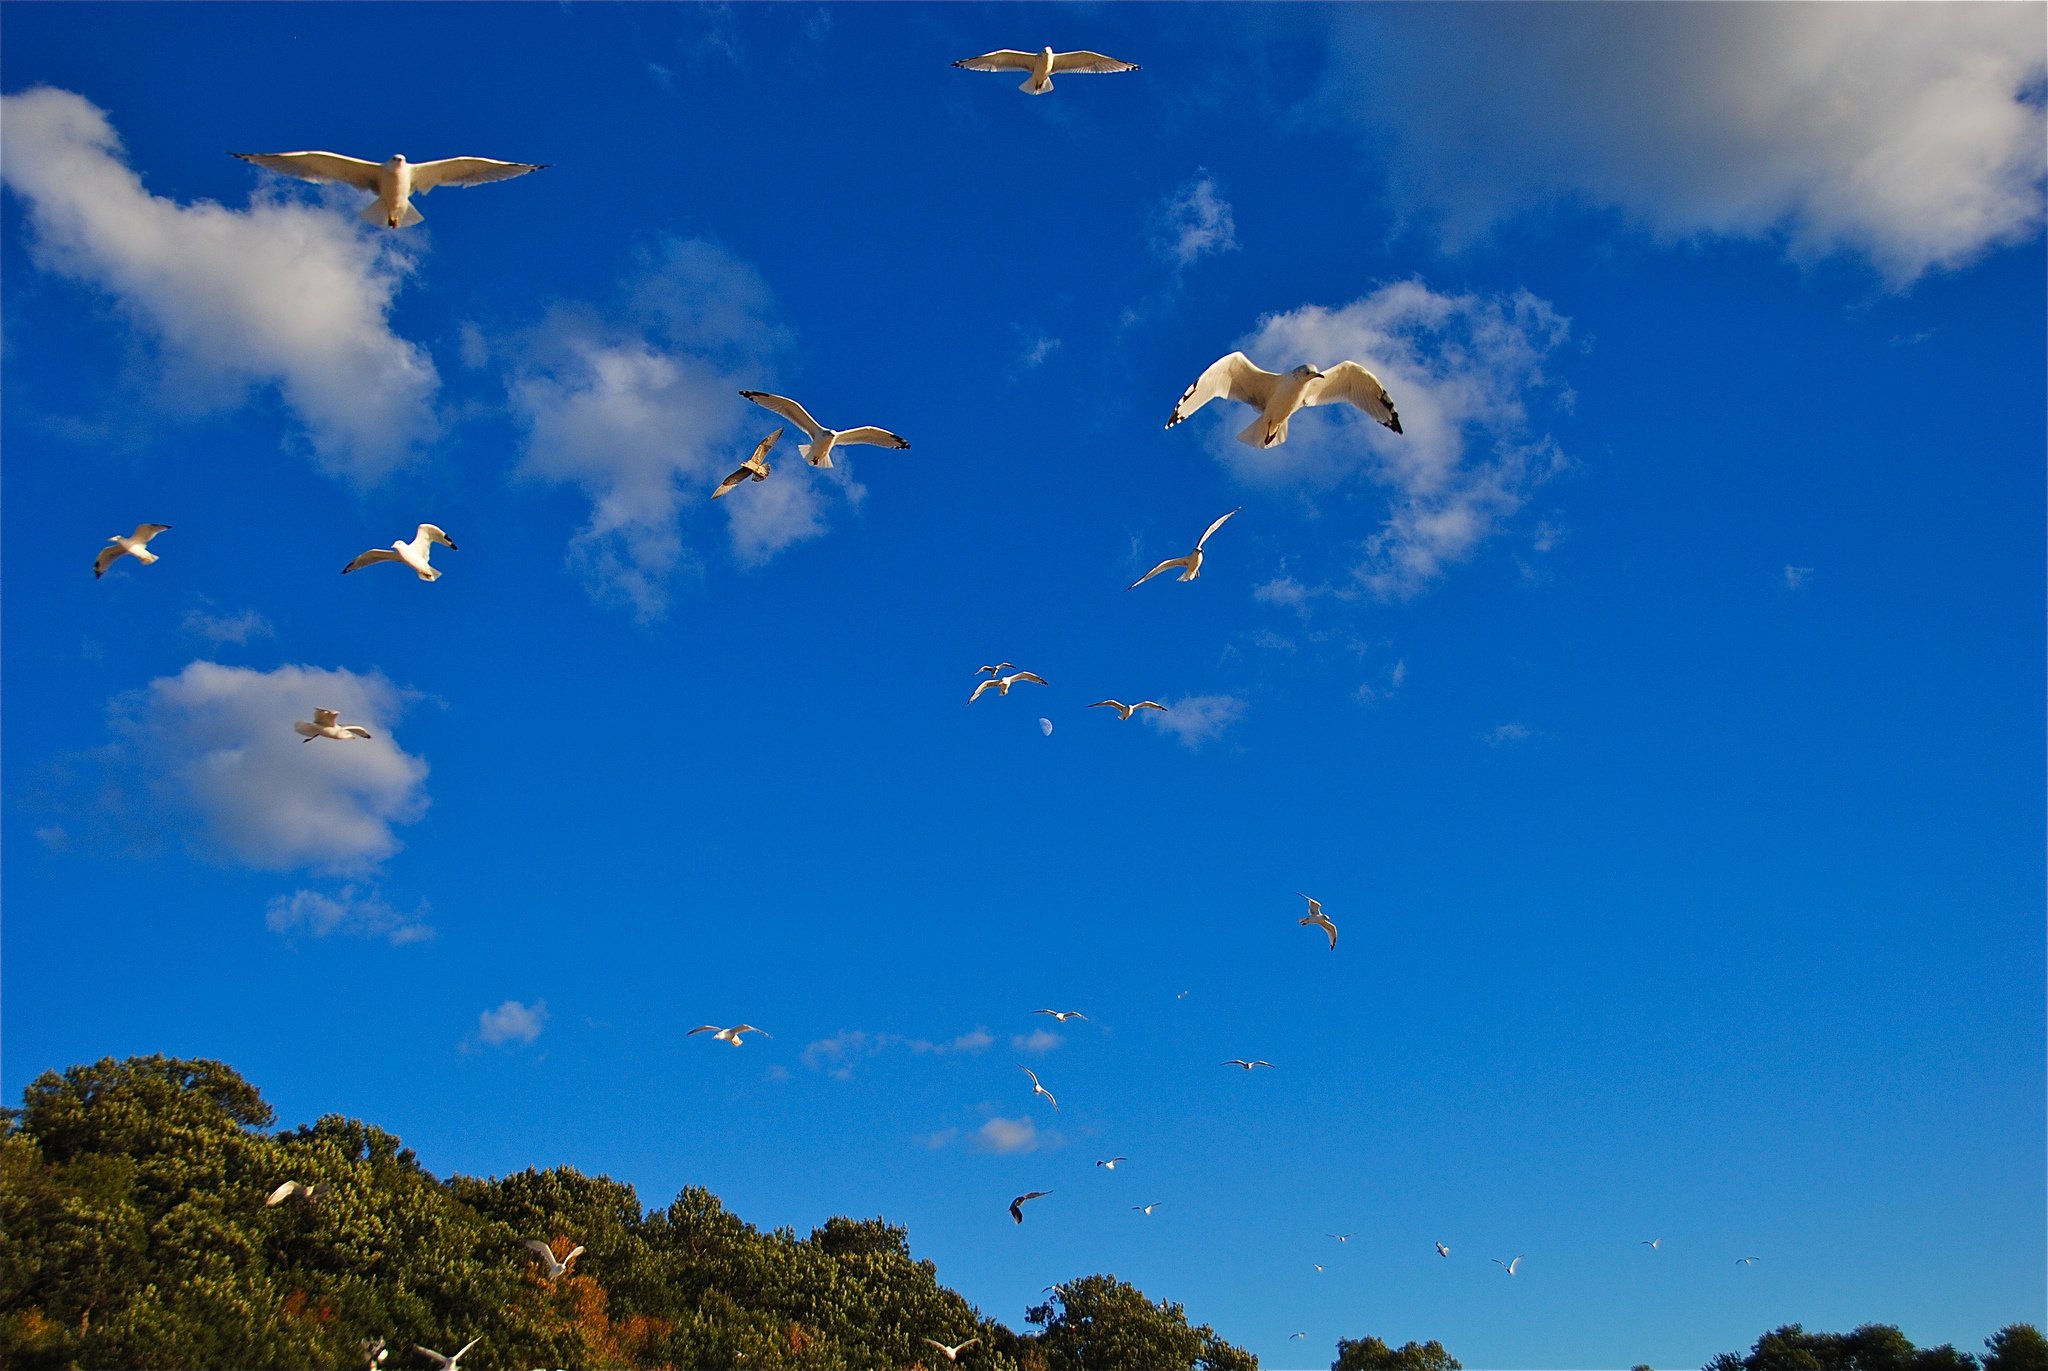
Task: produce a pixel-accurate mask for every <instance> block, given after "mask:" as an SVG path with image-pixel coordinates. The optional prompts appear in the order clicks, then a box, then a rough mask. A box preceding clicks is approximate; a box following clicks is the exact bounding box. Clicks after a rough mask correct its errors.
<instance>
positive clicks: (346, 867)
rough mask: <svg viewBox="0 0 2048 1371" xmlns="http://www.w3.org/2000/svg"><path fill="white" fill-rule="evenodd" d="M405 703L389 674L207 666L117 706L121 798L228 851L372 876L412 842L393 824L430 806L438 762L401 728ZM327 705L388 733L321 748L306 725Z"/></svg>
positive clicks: (206, 845)
mask: <svg viewBox="0 0 2048 1371" xmlns="http://www.w3.org/2000/svg"><path fill="white" fill-rule="evenodd" d="M405 699H406V697H405V694H404V693H403V692H402V691H400V690H399V689H398V688H397V687H396V686H394V685H392V684H391V682H390V681H388V680H386V679H385V678H384V677H383V676H381V675H378V674H375V673H371V674H368V675H359V674H357V673H356V672H352V671H343V670H325V669H322V668H319V667H310V666H281V667H278V668H276V669H275V670H273V671H252V670H249V669H248V668H246V667H230V666H221V665H219V664H217V663H214V662H205V661H200V662H193V663H192V664H191V665H189V666H187V667H186V668H185V669H184V670H183V671H181V672H179V673H178V674H177V675H175V676H163V677H159V678H158V679H156V680H154V681H151V682H150V683H149V685H148V686H146V687H144V688H143V689H141V690H138V691H132V692H130V693H128V694H126V695H122V696H120V697H117V698H116V699H115V701H114V702H113V706H112V709H111V713H112V716H113V717H112V724H113V729H114V734H115V742H114V744H113V746H112V748H111V749H109V752H108V759H109V761H110V763H111V771H110V774H111V777H112V791H113V802H114V803H116V804H120V805H124V806H127V807H130V808H135V807H142V806H145V805H146V807H147V808H148V810H149V812H150V816H151V820H152V823H154V824H161V825H163V826H165V827H167V828H169V829H171V830H172V831H175V832H179V833H181V834H182V835H183V836H184V837H185V838H186V840H187V841H188V842H190V843H191V844H192V845H193V846H194V847H195V848H196V849H198V850H199V851H200V852H202V853H204V854H206V855H208V856H211V857H214V858H217V859H223V860H227V861H232V862H235V863H238V864H240V865H244V866H251V867H258V868H263V869H269V870H290V869H296V868H311V869H313V870H319V871H331V872H335V873H339V874H354V873H361V872H364V871H368V870H370V869H372V868H374V867H375V866H376V864H377V863H378V862H380V861H382V860H383V859H384V858H386V857H389V856H390V855H391V854H392V853H394V852H396V851H398V849H399V846H400V844H399V841H398V838H397V835H396V834H394V833H393V831H392V829H393V826H394V825H398V824H406V823H411V822H413V821H415V820H417V819H418V818H419V817H420V816H421V815H422V814H423V813H425V811H426V808H427V795H426V779H427V764H426V762H424V761H423V760H421V759H420V758H418V757H415V756H413V755H411V754H410V753H407V752H405V751H404V750H402V749H401V748H400V747H399V746H398V745H397V743H396V742H395V741H393V739H392V736H391V726H392V724H393V723H394V722H395V721H396V720H397V718H398V717H399V715H400V713H401V712H402V710H403V708H404V704H405ZM316 708H322V709H337V710H340V711H341V716H342V718H343V719H344V720H345V721H348V722H351V723H361V724H364V725H365V726H367V727H368V728H369V729H370V731H371V732H372V733H373V734H374V735H375V736H374V737H372V738H369V739H357V740H351V741H349V742H346V743H334V742H328V741H326V740H320V741H317V742H315V743H311V744H308V743H306V742H305V741H304V740H303V739H301V738H300V737H299V736H298V735H297V734H296V733H294V732H293V731H292V724H293V722H294V721H296V720H299V719H310V718H311V717H312V712H313V710H314V709H316Z"/></svg>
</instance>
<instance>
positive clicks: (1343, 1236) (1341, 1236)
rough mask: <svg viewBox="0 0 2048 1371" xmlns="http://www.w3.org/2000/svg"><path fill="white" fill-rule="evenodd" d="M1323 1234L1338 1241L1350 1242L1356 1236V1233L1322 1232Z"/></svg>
mask: <svg viewBox="0 0 2048 1371" xmlns="http://www.w3.org/2000/svg"><path fill="white" fill-rule="evenodd" d="M1323 1236H1324V1237H1326V1238H1335V1239H1336V1240H1337V1241H1338V1242H1350V1241H1351V1240H1352V1239H1353V1238H1355V1237H1357V1236H1358V1235H1357V1234H1356V1233H1325V1234H1323Z"/></svg>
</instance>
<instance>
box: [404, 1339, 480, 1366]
mask: <svg viewBox="0 0 2048 1371" xmlns="http://www.w3.org/2000/svg"><path fill="white" fill-rule="evenodd" d="M482 1341H483V1339H482V1338H471V1339H470V1340H469V1341H468V1342H466V1343H464V1344H463V1345H462V1350H461V1351H460V1352H457V1353H456V1354H455V1355H454V1356H452V1357H444V1356H442V1355H441V1354H440V1353H439V1352H436V1351H435V1350H434V1349H433V1348H431V1347H419V1348H416V1349H415V1350H417V1351H420V1352H423V1353H425V1354H426V1355H427V1356H430V1357H432V1358H433V1359H434V1366H435V1367H436V1368H437V1371H456V1366H455V1364H456V1363H457V1362H459V1361H461V1360H462V1353H463V1352H467V1351H468V1350H469V1349H470V1348H472V1347H475V1346H476V1345H477V1344H478V1343H480V1342H482Z"/></svg>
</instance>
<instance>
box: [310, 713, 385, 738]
mask: <svg viewBox="0 0 2048 1371" xmlns="http://www.w3.org/2000/svg"><path fill="white" fill-rule="evenodd" d="M292 731H293V732H295V733H297V734H299V736H301V737H303V738H304V739H305V740H306V741H307V742H309V743H310V742H312V741H313V740H314V739H315V738H333V739H335V740H336V741H338V742H346V741H347V740H348V739H350V738H370V737H374V736H376V735H374V734H373V733H371V732H370V730H369V729H367V728H364V727H363V726H362V725H361V724H345V723H343V722H341V711H340V710H338V709H316V710H314V711H313V719H312V722H310V723H308V722H307V721H306V720H304V719H300V720H298V721H297V722H296V723H294V724H293V725H292Z"/></svg>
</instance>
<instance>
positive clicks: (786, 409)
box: [740, 390, 910, 467]
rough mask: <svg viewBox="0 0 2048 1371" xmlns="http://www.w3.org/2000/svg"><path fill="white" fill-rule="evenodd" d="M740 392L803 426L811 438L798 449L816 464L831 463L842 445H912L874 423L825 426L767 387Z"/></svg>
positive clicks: (805, 433) (826, 464)
mask: <svg viewBox="0 0 2048 1371" xmlns="http://www.w3.org/2000/svg"><path fill="white" fill-rule="evenodd" d="M740 394H742V395H744V396H746V397H747V398H748V399H749V400H752V401H753V402H754V403H755V404H757V405H759V406H760V407H761V408H763V409H765V410H768V411H769V412H771V413H774V414H779V415H781V416H782V417H783V418H785V419H787V420H789V422H791V423H792V424H795V425H796V426H797V427H798V428H800V429H802V430H803V431H804V436H805V437H807V438H809V439H810V440H811V441H810V442H808V443H805V444H804V445H803V446H802V447H800V448H798V449H797V451H798V452H801V453H802V454H803V456H804V460H805V461H806V462H809V463H810V464H811V465H812V466H814V467H829V466H831V465H832V449H833V448H835V447H839V446H841V445H843V444H850V443H867V444H870V445H871V446H874V447H894V448H907V447H909V446H910V444H909V443H907V442H905V441H904V440H903V439H901V438H899V437H897V436H896V435H895V434H893V433H891V432H889V430H888V429H886V428H875V427H873V426H872V425H869V426H864V427H861V428H843V429H841V428H826V427H825V426H824V425H823V424H821V423H819V422H818V421H817V420H816V419H813V418H812V417H811V416H810V414H809V412H808V411H806V410H805V409H804V407H803V406H802V405H800V404H798V403H797V402H796V401H794V400H792V399H790V398H789V397H788V396H786V395H770V394H769V393H768V392H767V391H765V390H743V391H741V392H740Z"/></svg>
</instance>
